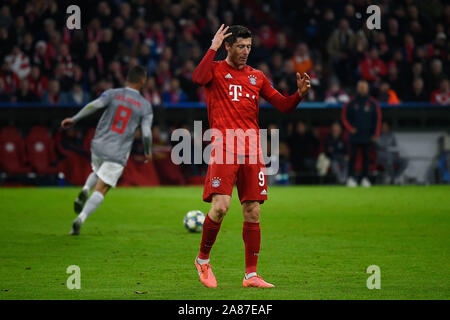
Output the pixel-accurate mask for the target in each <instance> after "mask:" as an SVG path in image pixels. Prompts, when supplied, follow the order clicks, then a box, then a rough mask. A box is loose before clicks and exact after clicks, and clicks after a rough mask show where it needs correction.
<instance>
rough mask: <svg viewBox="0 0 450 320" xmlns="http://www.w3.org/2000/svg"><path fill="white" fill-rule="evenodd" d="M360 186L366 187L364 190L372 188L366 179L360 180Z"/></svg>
mask: <svg viewBox="0 0 450 320" xmlns="http://www.w3.org/2000/svg"><path fill="white" fill-rule="evenodd" d="M361 185H362V186H363V187H366V188H369V187H371V186H372V184H371V183H370V181H369V179H367V178H366V177H364V178H362V180H361Z"/></svg>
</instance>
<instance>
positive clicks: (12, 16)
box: [0, 0, 450, 105]
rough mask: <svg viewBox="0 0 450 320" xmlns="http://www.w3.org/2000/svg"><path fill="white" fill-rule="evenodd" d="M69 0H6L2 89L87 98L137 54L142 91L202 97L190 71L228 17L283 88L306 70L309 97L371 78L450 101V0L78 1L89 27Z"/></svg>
mask: <svg viewBox="0 0 450 320" xmlns="http://www.w3.org/2000/svg"><path fill="white" fill-rule="evenodd" d="M71 2H73V1H65V0H61V1H56V0H35V1H20V0H12V1H10V2H9V3H8V4H3V5H2V6H1V8H0V63H1V68H0V101H10V102H15V101H19V102H39V101H40V102H44V103H47V104H60V103H68V104H84V103H86V102H87V101H89V100H90V99H92V98H95V97H97V96H98V95H99V94H100V93H101V92H102V91H103V90H105V89H108V88H112V87H119V86H122V85H123V84H124V81H125V74H126V72H127V70H128V68H129V67H130V66H133V65H136V64H141V65H145V66H146V67H147V70H148V74H149V78H148V82H147V85H146V86H145V88H144V90H143V94H144V95H145V97H147V98H148V99H149V100H150V101H151V102H152V103H153V104H154V105H160V104H162V103H168V102H170V103H177V102H185V101H204V100H205V98H204V95H203V92H202V90H200V89H199V88H198V87H197V86H195V85H194V84H193V83H192V81H191V75H192V73H193V71H194V69H195V67H196V66H197V64H198V63H199V61H200V60H201V58H202V56H203V54H204V53H205V52H206V50H207V48H208V47H209V45H210V41H211V39H212V37H213V35H214V33H215V32H216V30H217V29H218V28H219V26H220V24H221V23H225V24H226V25H232V24H242V25H245V26H247V27H249V28H250V29H251V31H252V33H253V46H252V52H251V54H250V57H249V61H248V63H249V64H250V65H251V66H253V67H255V68H258V69H260V70H262V71H263V72H264V73H265V74H266V75H267V77H268V78H269V79H270V80H271V81H272V82H273V84H274V86H275V87H276V88H277V89H278V90H279V91H280V92H282V93H285V94H288V93H292V92H294V91H295V88H296V82H295V72H307V73H309V74H310V75H311V79H312V81H311V82H312V90H310V92H309V95H308V97H307V100H308V101H326V102H329V103H337V102H347V101H348V100H349V99H350V96H352V95H353V91H352V88H354V85H355V83H356V82H357V81H358V80H359V79H365V80H367V81H368V82H369V83H370V90H371V95H372V96H374V97H376V98H377V99H378V100H379V101H382V102H389V103H394V104H395V103H399V102H402V101H423V102H432V103H438V104H446V105H448V104H449V103H450V86H449V80H448V75H449V74H450V72H449V60H450V59H449V54H450V51H449V43H450V42H449V41H448V37H449V36H450V4H448V3H447V2H446V1H444V0H429V1H415V0H403V1H389V0H380V1H366V0H353V1H343V0H334V1H326V2H325V1H319V0H306V1H301V2H300V1H279V0H271V1H258V0H230V1H218V0H200V1H195V0H180V1H172V0H152V1H148V0H132V1H126V2H125V1H120V0H109V1H106V0H100V1H99V0H91V1H89V2H83V3H82V4H81V5H80V8H81V27H82V28H81V30H68V29H67V28H66V19H67V17H68V14H66V8H67V7H68V6H69V5H70V4H72V3H71ZM369 2H370V3H372V2H375V3H377V4H378V5H379V6H380V9H381V29H380V30H369V29H367V27H366V23H365V22H366V19H367V17H368V14H367V13H366V9H367V6H368V5H369ZM224 57H225V52H224V51H223V49H222V51H221V52H219V53H218V57H217V58H218V59H220V58H224Z"/></svg>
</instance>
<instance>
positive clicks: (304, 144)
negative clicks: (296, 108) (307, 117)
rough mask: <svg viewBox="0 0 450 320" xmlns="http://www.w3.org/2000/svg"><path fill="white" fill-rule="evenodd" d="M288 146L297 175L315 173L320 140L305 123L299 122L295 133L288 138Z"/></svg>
mask: <svg viewBox="0 0 450 320" xmlns="http://www.w3.org/2000/svg"><path fill="white" fill-rule="evenodd" d="M288 145H289V149H290V155H291V159H290V160H291V164H292V168H293V170H294V171H295V172H297V173H300V172H309V173H313V172H314V171H315V165H316V157H317V151H318V148H319V139H318V138H317V136H316V135H315V134H314V133H313V132H312V131H311V130H307V128H306V125H305V123H304V122H303V121H299V122H297V124H296V126H295V131H294V132H293V133H291V135H290V136H289V137H288Z"/></svg>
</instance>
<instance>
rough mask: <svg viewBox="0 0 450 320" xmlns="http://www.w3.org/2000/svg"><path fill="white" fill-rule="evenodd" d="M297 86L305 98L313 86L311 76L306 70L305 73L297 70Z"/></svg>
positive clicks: (299, 92)
mask: <svg viewBox="0 0 450 320" xmlns="http://www.w3.org/2000/svg"><path fill="white" fill-rule="evenodd" d="M297 87H298V94H299V95H300V96H301V97H302V98H303V97H304V96H305V95H306V94H307V93H308V90H309V88H311V78H310V77H309V75H308V74H307V73H306V72H305V73H303V75H300V73H298V72H297Z"/></svg>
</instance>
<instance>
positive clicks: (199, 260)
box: [197, 257, 209, 264]
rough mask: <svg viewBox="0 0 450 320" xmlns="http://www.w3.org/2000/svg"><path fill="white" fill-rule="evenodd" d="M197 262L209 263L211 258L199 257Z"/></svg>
mask: <svg viewBox="0 0 450 320" xmlns="http://www.w3.org/2000/svg"><path fill="white" fill-rule="evenodd" d="M197 263H199V264H205V263H209V259H200V258H199V257H197Z"/></svg>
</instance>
